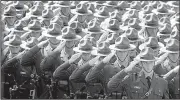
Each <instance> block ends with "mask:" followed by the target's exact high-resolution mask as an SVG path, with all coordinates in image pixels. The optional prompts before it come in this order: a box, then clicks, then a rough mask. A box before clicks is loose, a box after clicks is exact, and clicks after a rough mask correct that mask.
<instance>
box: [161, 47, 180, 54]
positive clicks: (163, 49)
mask: <svg viewBox="0 0 180 100" xmlns="http://www.w3.org/2000/svg"><path fill="white" fill-rule="evenodd" d="M160 50H161V51H163V52H168V53H179V51H170V50H167V49H166V47H163V48H161V49H160Z"/></svg>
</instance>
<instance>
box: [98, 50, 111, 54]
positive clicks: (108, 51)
mask: <svg viewBox="0 0 180 100" xmlns="http://www.w3.org/2000/svg"><path fill="white" fill-rule="evenodd" d="M98 53H100V54H104V55H107V54H110V53H111V51H110V50H98Z"/></svg>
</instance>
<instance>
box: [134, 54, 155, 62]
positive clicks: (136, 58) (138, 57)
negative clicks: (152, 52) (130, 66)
mask: <svg viewBox="0 0 180 100" xmlns="http://www.w3.org/2000/svg"><path fill="white" fill-rule="evenodd" d="M134 59H135V60H138V61H147V62H148V61H156V60H157V59H158V58H156V57H155V58H154V59H151V60H147V59H141V58H140V56H139V55H138V56H137V57H135V58H134Z"/></svg>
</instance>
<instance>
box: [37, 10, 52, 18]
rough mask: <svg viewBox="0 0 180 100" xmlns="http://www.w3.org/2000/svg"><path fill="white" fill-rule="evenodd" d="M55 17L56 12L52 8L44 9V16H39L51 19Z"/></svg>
mask: <svg viewBox="0 0 180 100" xmlns="http://www.w3.org/2000/svg"><path fill="white" fill-rule="evenodd" d="M53 17H54V13H53V11H52V10H51V9H44V10H43V11H42V16H41V17H38V19H51V18H53Z"/></svg>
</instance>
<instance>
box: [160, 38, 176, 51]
mask: <svg viewBox="0 0 180 100" xmlns="http://www.w3.org/2000/svg"><path fill="white" fill-rule="evenodd" d="M161 51H163V52H168V53H179V41H178V40H177V39H170V40H169V41H168V42H167V44H166V47H164V48H161Z"/></svg>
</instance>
